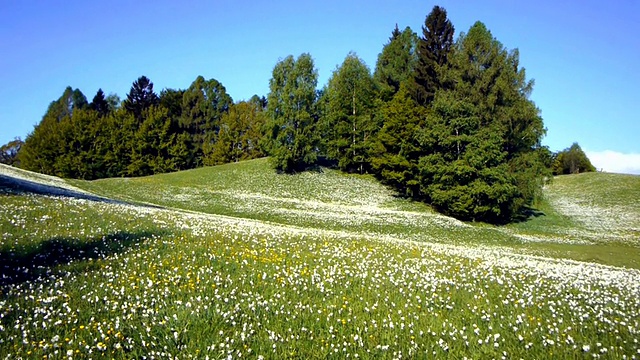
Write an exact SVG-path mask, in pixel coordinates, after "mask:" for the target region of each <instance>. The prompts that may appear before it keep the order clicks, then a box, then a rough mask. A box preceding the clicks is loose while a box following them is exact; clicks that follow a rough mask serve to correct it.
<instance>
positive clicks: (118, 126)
mask: <svg viewBox="0 0 640 360" xmlns="http://www.w3.org/2000/svg"><path fill="white" fill-rule="evenodd" d="M454 35H455V28H454V26H453V24H452V23H451V21H450V20H449V19H448V18H447V13H446V10H445V9H444V8H442V7H439V6H435V7H434V8H433V10H432V11H431V12H430V13H429V14H428V15H427V16H426V18H425V22H424V26H423V27H422V35H421V36H418V34H417V33H415V32H414V31H413V30H412V29H411V28H409V27H406V28H405V29H404V30H400V29H399V28H398V26H397V25H396V27H395V28H394V29H393V31H392V33H391V36H390V38H389V40H388V42H387V43H386V44H384V46H383V48H382V51H381V53H380V54H379V56H378V59H377V62H376V66H375V69H374V71H373V72H372V71H371V70H370V69H369V67H368V66H367V65H366V64H365V62H364V61H363V60H362V59H360V58H359V57H358V56H357V55H356V54H355V53H349V54H348V55H347V56H346V58H345V59H344V61H343V62H342V64H340V65H339V66H337V67H336V69H335V70H334V71H333V74H332V76H331V77H330V79H329V81H328V83H327V84H326V85H324V87H322V89H320V90H318V84H317V80H318V72H317V70H316V68H315V66H314V62H313V58H312V57H311V55H310V54H307V53H304V54H301V55H299V56H298V57H297V58H296V57H294V56H292V55H289V56H287V57H286V58H284V59H281V60H280V61H278V62H277V64H276V65H275V67H274V68H273V72H272V77H271V79H270V81H269V93H268V95H267V96H266V98H265V97H259V96H257V95H254V96H253V97H252V98H251V99H250V100H248V101H240V102H236V103H234V102H233V100H232V98H231V97H230V96H229V95H228V94H227V92H226V89H225V88H224V86H223V85H222V84H221V83H220V82H218V81H217V80H215V79H209V80H205V79H204V78H203V77H201V76H199V77H198V78H196V80H195V81H194V82H193V83H192V84H191V86H190V87H189V88H188V89H186V90H174V89H164V90H162V91H161V92H160V94H159V95H158V94H156V93H155V92H154V89H153V83H152V82H151V81H150V80H149V79H148V78H146V77H145V76H142V77H140V78H139V79H137V80H136V81H135V82H134V83H133V85H132V87H131V90H130V92H129V93H128V94H127V97H126V99H124V101H120V99H119V98H118V97H117V95H110V96H105V94H104V93H103V92H102V90H99V91H98V92H97V94H96V95H95V96H94V98H93V100H92V101H91V102H88V101H87V99H86V97H85V96H84V95H83V94H82V92H80V90H78V89H72V88H71V87H68V88H67V89H66V90H65V91H64V93H63V94H62V96H61V97H60V98H59V99H57V100H56V101H54V102H52V103H51V105H50V106H49V108H48V110H47V112H46V114H45V115H44V117H43V119H42V121H41V122H40V123H39V124H38V125H37V126H36V127H35V129H34V130H33V132H31V133H30V134H29V135H28V136H27V138H26V139H25V141H24V143H22V142H20V143H19V144H18V145H19V147H18V150H19V151H18V150H16V154H17V155H16V154H14V155H16V156H14V157H13V159H14V162H17V163H18V164H19V165H20V166H21V167H23V168H26V169H30V170H35V171H38V172H41V173H46V174H52V175H57V176H61V177H70V178H81V179H97V178H104V177H119V176H142V175H150V174H155V173H162V172H168V171H176V170H184V169H190V168H195V167H200V166H206V165H216V164H222V163H226V162H232V161H240V160H245V159H251V158H257V157H262V156H267V155H268V156H270V157H271V161H272V164H273V166H274V168H275V169H277V170H278V171H281V172H289V173H290V172H297V171H303V170H305V169H308V168H310V167H314V166H317V165H318V164H319V162H321V161H324V162H325V163H330V164H333V165H334V166H335V167H337V168H339V169H340V170H342V171H345V172H354V173H370V174H373V175H375V176H376V177H377V178H378V179H379V180H380V181H381V182H382V183H384V184H386V185H388V186H390V187H392V188H394V189H396V190H397V191H398V192H399V193H400V194H402V195H404V196H407V197H411V198H414V199H416V200H419V201H425V202H428V203H429V204H431V205H432V206H434V207H435V208H436V209H438V210H439V211H441V212H443V213H445V214H448V215H451V216H455V217H457V218H460V219H464V220H478V221H486V222H492V223H504V222H508V221H511V220H513V219H514V218H516V217H518V216H519V215H520V214H521V213H522V212H523V211H524V210H526V209H527V207H528V206H530V205H531V204H532V203H533V202H534V201H535V200H536V199H537V198H538V197H539V195H540V192H541V189H542V185H543V181H544V179H545V177H548V176H550V175H551V173H552V172H553V173H565V172H567V171H565V169H566V168H567V167H569V168H570V169H569V172H571V173H573V172H576V171H589V170H593V166H591V164H590V163H589V164H588V165H589V166H587V165H585V164H584V161H583V160H580V159H578V158H580V154H579V152H581V151H582V150H580V149H579V146H578V145H577V144H574V145H575V146H577V149H574V147H575V146H574V147H572V148H571V149H573V150H571V149H567V150H565V152H561V153H558V154H552V153H551V152H550V151H549V149H548V148H546V147H544V146H542V145H541V139H542V137H543V136H544V135H545V133H546V129H545V128H544V125H543V120H542V118H541V116H540V110H539V109H538V108H537V107H536V106H535V104H534V103H533V102H532V101H531V100H530V99H529V96H530V94H531V92H532V90H533V85H534V83H533V80H530V79H527V77H526V74H525V69H524V68H523V67H522V66H521V65H520V62H519V53H518V50H517V49H514V50H509V49H507V48H506V47H505V46H503V45H502V44H501V43H500V42H499V41H498V40H497V39H496V38H495V37H494V36H493V35H492V34H491V32H490V31H489V30H488V29H487V27H486V26H485V25H484V24H483V23H482V22H476V23H475V24H474V25H473V26H472V27H471V28H470V29H469V30H468V32H466V33H461V34H459V35H458V37H457V38H456V39H455V40H454ZM15 146H16V144H13V145H12V147H11V149H14V150H15ZM578 150H579V151H578ZM576 154H578V155H576ZM582 155H584V153H582ZM584 157H585V158H586V156H584ZM581 161H582V162H581ZM586 161H587V162H588V159H586ZM578 163H579V164H578Z"/></svg>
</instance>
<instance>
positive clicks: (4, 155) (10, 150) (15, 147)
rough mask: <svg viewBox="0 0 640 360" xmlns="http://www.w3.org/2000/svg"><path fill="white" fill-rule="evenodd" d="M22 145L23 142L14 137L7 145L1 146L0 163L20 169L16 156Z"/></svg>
mask: <svg viewBox="0 0 640 360" xmlns="http://www.w3.org/2000/svg"><path fill="white" fill-rule="evenodd" d="M23 145H24V141H22V140H21V139H20V138H19V137H16V138H14V139H13V140H11V141H9V142H8V143H6V144H4V145H2V146H1V147H0V163H2V164H6V165H11V166H16V167H20V160H19V159H18V154H19V153H20V149H21V148H22V146H23Z"/></svg>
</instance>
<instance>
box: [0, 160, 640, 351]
mask: <svg viewBox="0 0 640 360" xmlns="http://www.w3.org/2000/svg"><path fill="white" fill-rule="evenodd" d="M596 175H600V174H596ZM603 180H604V181H608V179H603ZM311 181H313V184H310V182H311ZM561 181H564V179H558V180H557V181H556V182H555V183H554V184H552V185H551V186H550V187H549V189H547V191H548V193H549V194H551V195H553V194H554V193H553V192H554V191H557V189H558V187H555V186H559V185H562V184H563V183H561ZM568 181H573V179H568ZM193 184H197V185H198V186H199V187H198V188H196V189H197V190H194V191H192V192H189V189H190V187H191V186H193ZM74 185H76V186H78V187H81V188H84V189H89V190H92V191H94V192H96V193H99V194H102V195H108V196H109V197H112V198H119V199H122V200H127V201H136V202H151V203H155V204H159V205H163V206H170V207H172V208H177V209H178V210H177V209H159V208H154V207H148V206H131V205H126V204H119V203H110V202H105V201H91V200H84V199H80V198H77V197H74V196H66V197H65V196H63V197H49V196H41V195H35V194H28V193H27V194H25V193H14V192H8V191H4V192H3V191H0V204H1V205H2V206H1V207H0V236H1V238H0V239H1V243H0V259H1V260H2V262H1V263H0V264H2V265H0V267H2V269H3V275H5V277H4V278H3V279H2V280H0V281H2V283H0V288H1V289H2V297H1V298H0V358H7V357H8V358H20V357H22V358H40V359H42V358H43V357H44V356H45V355H46V356H47V357H48V358H67V355H68V354H70V355H71V356H72V357H76V358H89V357H92V358H122V359H124V358H143V357H147V358H152V357H153V358H176V357H178V358H206V357H209V358H211V359H217V358H226V357H228V356H231V357H233V358H240V357H249V358H261V357H263V358H267V359H282V358H309V359H321V358H322V359H325V358H335V359H343V358H347V357H350V358H355V357H358V358H368V359H378V358H389V359H391V358H399V357H404V358H445V357H446V358H463V357H465V356H467V357H471V358H502V357H503V356H504V357H506V358H560V359H574V358H582V357H592V356H593V357H603V358H622V357H623V356H626V357H627V358H632V357H634V356H635V357H636V358H637V357H638V356H640V352H639V351H640V344H638V342H637V341H638V338H640V336H639V335H640V334H639V332H640V300H639V299H640V286H639V285H638V284H640V271H638V270H634V269H624V268H614V267H603V266H599V265H596V264H592V263H588V262H573V261H567V260H556V259H552V258H549V256H551V257H562V256H561V255H562V254H563V253H565V252H567V251H568V253H566V254H565V255H566V256H565V257H568V258H573V259H577V260H584V261H599V262H603V263H611V262H612V259H614V258H626V260H623V262H625V263H628V264H631V265H635V266H634V267H638V263H637V260H638V259H639V258H640V256H638V254H637V250H636V247H635V245H634V244H628V243H626V242H624V241H623V240H620V239H618V238H616V239H618V240H615V239H612V240H611V241H613V240H615V241H618V242H605V241H598V242H592V240H591V239H590V238H589V239H588V241H587V242H588V243H584V244H575V243H574V244H566V243H559V242H552V241H546V242H544V241H537V242H523V241H520V240H518V239H519V238H518V237H517V236H516V235H525V234H528V235H529V236H534V235H536V236H543V235H545V236H546V234H561V233H562V232H563V231H569V230H571V231H580V232H578V234H580V233H586V234H591V232H589V231H593V232H595V231H596V230H592V229H591V230H590V228H589V227H588V226H585V225H582V223H581V222H579V221H578V220H579V219H577V218H576V220H572V219H574V218H573V217H572V216H568V219H569V220H572V221H575V223H571V222H566V223H564V225H563V222H562V221H561V220H558V219H560V218H561V215H560V212H556V213H554V214H551V213H550V215H547V216H549V218H545V217H539V218H536V220H534V221H538V222H540V221H543V220H544V221H552V220H553V221H555V222H556V223H555V226H556V228H555V230H552V231H548V232H545V233H542V232H541V231H542V230H543V229H544V228H545V227H544V225H543V224H531V223H521V224H515V225H512V226H508V227H492V226H486V225H468V224H461V223H458V222H456V221H453V220H451V219H447V218H444V217H441V216H439V215H437V214H435V213H433V212H431V211H430V210H429V209H428V208H426V207H425V206H424V205H421V204H416V203H411V202H409V201H406V200H402V199H397V198H395V197H394V196H393V194H392V193H390V192H389V191H388V190H387V189H385V188H384V187H381V186H379V185H378V184H377V183H376V182H375V181H374V180H373V179H371V178H370V177H366V176H365V177H362V176H351V175H343V174H340V173H338V172H334V171H330V170H326V171H325V172H324V173H318V174H310V173H309V174H298V175H294V176H279V175H276V174H274V173H272V172H270V171H269V170H268V165H267V164H266V161H265V160H257V161H250V162H246V163H240V164H233V165H226V166H222V167H215V168H205V169H198V170H192V171H189V172H182V173H176V174H166V175H161V176H154V177H148V178H141V179H109V180H100V181H95V182H74ZM631 186H634V185H633V184H632V185H631ZM327 188H329V189H327ZM562 191H565V190H562ZM181 194H182V196H184V199H182V198H181V197H180V196H181ZM209 194H218V197H215V196H214V197H210V196H209ZM187 195H188V196H187ZM558 196H560V195H558ZM549 199H550V200H549V201H548V203H547V206H549V207H550V208H551V209H553V208H552V206H553V204H554V202H553V201H552V200H553V199H555V198H553V197H550V198H549ZM621 199H622V200H624V201H629V202H632V201H631V200H625V197H624V196H622V197H621ZM187 200H188V201H187ZM241 200H242V201H244V203H242V202H241ZM218 202H222V205H219V204H217V203H218ZM246 203H249V205H250V206H248V205H247V204H246ZM252 206H255V207H256V209H254V210H252V209H251V207H252ZM592 206H595V205H592ZM599 206H600V205H599ZM280 207H287V209H288V210H287V211H282V210H281V209H280ZM179 208H183V209H187V210H189V211H182V210H179ZM292 209H293V210H292ZM196 211H197V212H196ZM327 212H329V214H327ZM234 214H239V215H238V216H240V217H229V216H228V215H234ZM303 215H304V216H303ZM591 215H593V214H591ZM554 216H555V217H556V219H555V220H554V218H553V217H554ZM289 222H291V223H292V224H293V225H291V224H290V223H289ZM587 230H589V231H587ZM574 236H575V237H576V238H577V237H578V235H574ZM406 240H415V241H406ZM625 249H626V251H625ZM571 252H573V254H572V253H571ZM527 253H533V254H538V255H545V257H536V256H529V255H526V254H527Z"/></svg>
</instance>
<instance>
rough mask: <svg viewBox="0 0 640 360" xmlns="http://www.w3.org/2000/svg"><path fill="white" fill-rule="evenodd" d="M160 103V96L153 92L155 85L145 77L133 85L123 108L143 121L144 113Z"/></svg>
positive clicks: (141, 77)
mask: <svg viewBox="0 0 640 360" xmlns="http://www.w3.org/2000/svg"><path fill="white" fill-rule="evenodd" d="M158 101H159V98H158V95H157V94H156V93H155V92H154V91H153V83H152V82H151V80H149V78H147V77H146V76H144V75H143V76H140V77H139V78H138V79H137V80H136V81H134V82H133V85H131V90H129V93H128V94H127V99H126V100H125V101H124V103H123V106H124V108H125V109H127V110H128V111H130V112H131V113H132V114H133V115H134V116H135V117H136V119H141V118H142V112H143V111H144V110H146V109H148V108H149V107H151V106H153V105H157V104H158Z"/></svg>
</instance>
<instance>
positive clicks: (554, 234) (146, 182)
mask: <svg viewBox="0 0 640 360" xmlns="http://www.w3.org/2000/svg"><path fill="white" fill-rule="evenodd" d="M73 184H74V185H75V186H77V187H80V188H83V189H86V190H88V191H91V192H93V193H96V194H100V195H104V196H107V197H111V198H116V199H121V200H125V201H133V202H142V203H153V204H159V205H163V206H167V207H171V208H178V209H187V210H192V211H197V212H204V213H208V214H219V215H227V216H233V217H240V218H247V219H255V220H262V221H268V222H273V223H277V224H283V225H287V226H292V225H293V226H298V227H302V228H307V229H308V228H312V229H318V230H331V231H346V232H350V233H354V232H355V233H358V234H362V233H366V234H369V235H371V236H373V237H376V236H377V237H393V238H400V239H410V240H414V241H422V242H438V243H445V244H470V245H485V246H500V247H508V248H510V249H513V250H514V251H520V252H524V253H527V254H536V255H542V256H550V257H559V258H570V259H575V260H588V261H592V262H597V263H601V264H606V265H615V266H627V267H633V268H640V265H639V264H638V260H637V259H638V258H640V205H638V204H640V194H639V193H638V188H640V177H639V176H629V175H617V174H602V173H593V174H582V175H578V176H561V177H557V178H556V179H554V181H553V182H552V183H551V184H550V185H549V186H548V188H547V189H546V192H545V199H544V200H543V201H541V203H540V204H538V208H537V210H538V215H539V216H536V217H533V218H531V219H530V220H528V221H526V222H522V223H518V224H512V225H508V226H503V227H493V226H485V225H482V224H464V223H461V222H459V221H456V220H453V219H451V218H447V217H444V216H441V215H438V214H436V213H435V212H434V211H433V210H431V208H430V207H428V206H427V205H425V204H422V203H417V202H412V201H410V200H407V199H401V198H399V197H397V196H395V194H394V193H393V192H392V191H390V190H389V189H387V188H385V187H384V186H382V185H380V184H379V183H378V182H377V181H376V180H375V179H374V178H373V177H371V176H368V175H365V176H361V175H347V174H344V173H341V172H339V171H335V170H331V169H323V170H322V171H320V172H305V173H301V174H296V175H281V174H277V173H276V172H275V171H273V170H271V169H270V166H269V163H268V160H267V159H258V160H252V161H246V162H241V163H237V164H227V165H223V166H217V167H207V168H200V169H195V170H189V171H183V172H178V173H171V174H163V175H156V176H151V177H144V178H135V179H104V180H98V181H93V182H85V181H74V182H73ZM581 189H586V190H588V192H583V191H582V190H581ZM616 199H617V200H616ZM557 203H561V204H563V205H564V206H565V208H567V209H558V208H557V206H556V204H557ZM569 205H571V206H569ZM576 209H578V210H581V209H587V210H589V211H585V213H584V214H581V213H579V212H578V213H575V212H576V211H575V210H576ZM561 210H564V211H565V212H567V211H568V214H564V213H562V212H561ZM571 211H573V213H572V212H571ZM614 215H615V216H614ZM605 225H606V226H605ZM585 245H589V246H585ZM603 249H604V250H606V249H609V250H611V249H613V250H611V251H604V250H603ZM620 254H622V255H623V256H620Z"/></svg>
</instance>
